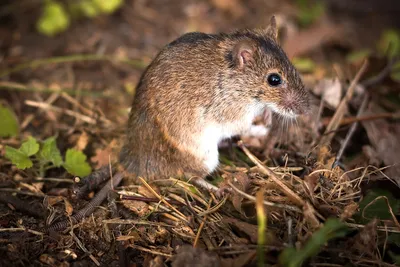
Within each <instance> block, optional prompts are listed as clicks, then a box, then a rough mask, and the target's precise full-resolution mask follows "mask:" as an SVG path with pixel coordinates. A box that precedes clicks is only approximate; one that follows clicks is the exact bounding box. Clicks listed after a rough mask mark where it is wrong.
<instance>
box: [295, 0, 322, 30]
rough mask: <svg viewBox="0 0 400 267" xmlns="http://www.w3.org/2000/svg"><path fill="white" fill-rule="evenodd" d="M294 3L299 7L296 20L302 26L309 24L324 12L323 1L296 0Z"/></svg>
mask: <svg viewBox="0 0 400 267" xmlns="http://www.w3.org/2000/svg"><path fill="white" fill-rule="evenodd" d="M296 5H297V7H298V9H299V12H298V21H299V24H300V26H302V27H307V26H310V25H311V24H313V23H314V22H315V21H316V20H317V19H318V18H320V17H321V16H322V15H323V14H324V12H325V5H324V3H323V1H310V0H296Z"/></svg>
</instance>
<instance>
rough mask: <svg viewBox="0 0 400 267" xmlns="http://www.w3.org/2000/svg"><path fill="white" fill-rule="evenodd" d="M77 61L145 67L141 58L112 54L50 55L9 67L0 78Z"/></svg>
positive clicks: (0, 74)
mask: <svg viewBox="0 0 400 267" xmlns="http://www.w3.org/2000/svg"><path fill="white" fill-rule="evenodd" d="M79 61H110V62H118V63H124V64H128V65H131V66H133V67H135V68H138V69H144V68H146V66H147V64H145V63H144V62H143V61H142V60H138V59H120V58H116V57H112V56H105V55H93V54H87V55H68V56H60V57H52V58H43V59H36V60H33V61H30V62H26V63H22V64H19V65H17V66H15V67H13V68H11V69H8V70H5V71H3V72H0V78H1V77H4V76H7V75H9V74H11V73H14V72H18V71H21V70H24V69H33V68H37V67H40V66H43V65H48V64H58V63H67V62H79Z"/></svg>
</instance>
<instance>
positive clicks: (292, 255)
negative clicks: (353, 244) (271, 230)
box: [279, 218, 349, 267]
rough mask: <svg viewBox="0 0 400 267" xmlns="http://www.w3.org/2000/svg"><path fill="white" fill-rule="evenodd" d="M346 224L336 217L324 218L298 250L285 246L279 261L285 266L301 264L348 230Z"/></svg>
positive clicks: (296, 266) (295, 266)
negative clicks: (322, 222) (321, 224)
mask: <svg viewBox="0 0 400 267" xmlns="http://www.w3.org/2000/svg"><path fill="white" fill-rule="evenodd" d="M348 231H349V230H348V228H347V226H346V225H345V224H344V223H342V222H341V221H340V220H338V219H332V218H331V219H328V220H326V222H325V224H324V226H323V227H322V228H321V229H319V230H318V231H316V232H315V233H314V234H313V235H312V237H311V238H310V240H308V241H307V243H306V244H305V245H304V247H303V248H302V249H300V250H298V251H297V250H296V249H295V248H286V249H285V250H284V251H282V253H281V254H280V255H279V263H280V264H281V265H282V266H286V267H299V266H302V264H303V263H304V261H305V260H307V259H308V258H310V257H313V256H315V255H317V254H318V252H319V251H320V250H321V248H322V246H324V245H325V243H326V242H328V241H329V240H332V239H334V238H338V237H344V236H345V235H346V234H347V232H348Z"/></svg>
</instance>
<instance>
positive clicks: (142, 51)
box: [0, 0, 400, 267]
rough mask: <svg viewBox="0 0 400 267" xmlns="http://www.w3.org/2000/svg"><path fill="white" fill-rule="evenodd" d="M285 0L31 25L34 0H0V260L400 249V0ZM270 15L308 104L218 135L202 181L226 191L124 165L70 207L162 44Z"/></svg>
mask: <svg viewBox="0 0 400 267" xmlns="http://www.w3.org/2000/svg"><path fill="white" fill-rule="evenodd" d="M390 1H391V0H385V1H383V2H385V3H386V2H390ZM295 2H296V3H294V2H292V1H277V0H271V1H262V0H251V1H240V0H235V1H224V0H210V1H205V0H203V1H178V0H169V1H133V0H126V1H124V3H123V5H122V7H121V8H120V9H119V10H117V11H116V12H115V13H113V14H112V15H99V16H96V17H94V18H90V19H88V18H78V19H74V20H72V23H71V25H69V27H68V29H66V31H64V32H62V33H59V34H58V35H56V36H54V37H46V36H45V35H43V34H40V33H38V32H37V30H36V28H35V24H36V22H37V20H38V17H39V16H40V14H41V12H42V6H41V5H40V4H38V3H37V2H35V1H20V5H16V4H13V3H14V2H13V1H5V3H3V4H1V5H0V49H1V50H0V55H1V56H0V128H2V127H3V126H4V125H8V126H7V127H11V128H12V126H13V123H14V122H13V121H16V122H17V124H16V125H14V128H13V129H11V128H8V130H5V126H4V127H3V129H2V130H0V255H1V256H0V266H203V265H204V266H207V265H211V266H238V267H239V266H256V265H257V266H262V265H265V266H272V265H278V264H280V265H281V266H300V265H302V264H303V265H309V266H344V265H346V266H396V263H400V224H399V222H398V219H399V217H400V216H399V215H400V190H399V184H400V166H399V165H398V163H399V161H400V160H399V151H400V123H399V117H400V113H399V112H400V64H399V61H398V58H399V56H400V31H399V27H400V25H399V24H398V23H399V21H398V18H397V17H396V16H397V15H396V12H393V10H394V11H396V10H397V12H399V11H400V8H399V7H398V6H399V5H398V4H396V3H395V1H392V2H394V3H393V4H392V5H389V4H387V6H390V7H391V8H386V9H385V8H384V7H385V6H386V5H383V4H382V6H368V5H369V4H371V3H369V2H372V1H366V2H363V1H354V3H355V4H354V5H351V6H348V7H345V6H343V5H341V4H340V3H343V2H344V1H326V2H325V3H327V4H326V5H325V6H322V5H321V6H320V5H317V4H315V5H311V6H303V5H302V4H301V3H305V2H307V1H295ZM397 14H398V13H397ZM272 15H275V16H276V18H277V22H278V26H279V28H280V40H281V43H282V47H283V48H284V49H285V51H286V52H287V54H288V56H289V57H290V58H291V59H293V62H294V64H295V65H296V67H297V68H298V70H299V71H300V72H301V74H302V78H303V81H304V83H305V85H306V87H307V88H308V89H309V90H310V92H311V96H312V101H311V103H312V105H311V111H310V112H309V113H308V114H307V115H304V116H302V117H300V118H298V119H297V121H296V123H293V125H288V124H279V123H274V124H273V126H272V127H271V131H270V132H269V133H268V135H267V136H265V137H262V138H260V137H257V138H255V137H242V141H243V142H240V141H238V138H235V139H233V140H231V141H228V142H224V143H223V144H221V157H220V162H221V164H220V166H219V168H218V170H217V171H216V172H215V173H213V174H212V175H211V176H210V177H207V181H208V182H210V183H212V184H214V185H216V186H218V187H227V188H228V187H229V188H231V189H230V193H229V194H226V195H225V196H215V195H214V194H213V193H212V192H207V191H205V190H203V189H196V187H193V185H192V184H191V183H189V182H187V181H181V180H177V179H174V178H170V179H169V180H162V181H155V182H151V183H150V182H146V181H145V180H140V181H138V183H137V184H130V183H128V182H126V181H123V182H122V183H121V184H120V185H119V186H117V187H113V188H112V190H111V192H112V194H111V193H110V194H108V196H107V199H105V200H104V201H102V202H101V203H100V204H101V205H100V204H97V203H96V205H95V207H94V208H93V209H92V210H91V211H90V212H88V213H87V214H85V215H86V216H83V217H84V218H80V217H79V218H78V216H77V215H76V214H78V213H79V211H81V210H82V209H83V208H84V207H85V206H86V207H87V204H88V203H89V201H90V200H93V198H94V197H95V196H96V194H97V193H98V192H99V191H100V189H101V187H102V186H103V184H101V185H100V186H98V187H96V186H94V187H96V188H90V189H89V190H87V191H79V190H78V189H77V188H79V187H80V186H83V185H85V180H84V179H83V177H81V178H79V177H78V176H85V175H79V174H80V173H82V174H86V173H88V171H89V172H90V170H96V169H98V168H100V167H101V166H104V165H108V164H109V162H110V161H113V160H116V158H115V157H116V156H115V155H116V154H115V153H114V152H115V151H116V150H118V149H117V148H118V147H119V144H120V140H122V137H123V135H124V134H125V127H126V121H127V119H128V112H129V107H130V104H131V101H132V98H133V95H134V91H135V86H136V84H137V83H138V81H139V79H140V76H141V74H142V72H143V71H144V69H145V68H146V66H147V65H148V64H149V63H150V62H151V60H152V58H154V56H155V55H156V54H157V52H158V51H159V50H160V49H161V48H162V47H163V46H164V45H165V44H167V43H169V42H170V41H172V40H174V39H175V38H177V37H178V36H180V35H182V34H183V33H186V32H190V31H200V32H208V33H215V32H228V31H232V30H234V29H238V28H256V27H265V26H267V25H268V24H269V21H270V18H271V16H272ZM396 23H397V25H396ZM396 27H397V28H396ZM6 120H7V121H6ZM259 123H263V122H262V121H261V122H259ZM14 124H15V123H14ZM10 125H11V126H10ZM10 129H11V130H10ZM6 131H8V133H7V132H6ZM21 145H22V147H21ZM12 153H14V154H13V155H14V156H10V154H12ZM21 153H22V154H21ZM24 153H25V154H24ZM13 163H14V164H13ZM15 163H17V164H15ZM31 165H32V166H31ZM73 174H75V175H73ZM106 184H107V183H106ZM85 186H87V184H86V185H85ZM77 190H78V192H83V193H82V194H79V193H78V194H77ZM81 213H82V212H81ZM60 225H62V226H63V227H61V226H60ZM195 264H197V265H195Z"/></svg>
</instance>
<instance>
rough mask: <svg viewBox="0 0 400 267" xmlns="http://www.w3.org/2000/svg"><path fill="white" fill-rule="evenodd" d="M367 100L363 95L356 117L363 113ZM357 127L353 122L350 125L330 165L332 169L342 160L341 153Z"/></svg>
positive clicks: (366, 96)
mask: <svg viewBox="0 0 400 267" xmlns="http://www.w3.org/2000/svg"><path fill="white" fill-rule="evenodd" d="M368 98H369V96H368V94H367V93H365V95H364V98H363V101H362V103H361V106H360V108H359V109H358V112H357V117H359V116H361V114H362V113H363V112H364V110H365V108H366V107H367V103H368ZM357 126H358V122H355V123H353V125H351V127H350V130H349V131H348V132H347V135H346V138H345V139H344V141H343V143H342V145H341V147H340V150H339V152H338V153H337V155H336V159H335V162H334V163H333V164H332V168H334V167H335V166H337V165H338V164H339V162H340V159H341V158H342V156H343V153H344V151H345V149H346V147H347V145H348V144H349V141H350V139H351V137H352V136H353V134H354V132H355V131H356V129H357Z"/></svg>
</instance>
